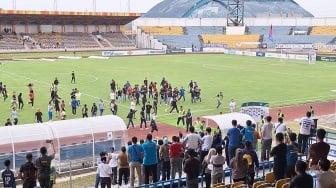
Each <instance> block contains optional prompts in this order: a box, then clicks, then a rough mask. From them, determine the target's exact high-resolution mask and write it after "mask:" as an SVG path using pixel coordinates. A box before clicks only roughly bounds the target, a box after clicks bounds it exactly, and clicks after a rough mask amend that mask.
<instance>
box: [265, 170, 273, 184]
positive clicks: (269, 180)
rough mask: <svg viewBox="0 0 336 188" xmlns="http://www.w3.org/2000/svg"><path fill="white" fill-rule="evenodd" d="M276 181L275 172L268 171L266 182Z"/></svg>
mask: <svg viewBox="0 0 336 188" xmlns="http://www.w3.org/2000/svg"><path fill="white" fill-rule="evenodd" d="M274 181H275V176H274V172H268V173H267V174H265V183H271V184H272V183H274Z"/></svg>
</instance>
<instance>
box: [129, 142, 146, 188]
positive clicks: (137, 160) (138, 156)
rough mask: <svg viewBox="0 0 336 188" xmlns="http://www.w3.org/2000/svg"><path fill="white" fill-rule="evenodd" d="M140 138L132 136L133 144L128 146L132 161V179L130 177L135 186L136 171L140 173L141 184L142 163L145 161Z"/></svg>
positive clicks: (130, 160) (132, 184)
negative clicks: (139, 142)
mask: <svg viewBox="0 0 336 188" xmlns="http://www.w3.org/2000/svg"><path fill="white" fill-rule="evenodd" d="M137 142H138V138H137V137H135V136H134V137H132V145H130V146H128V148H127V153H128V158H129V162H130V174H131V179H130V184H131V185H130V186H131V187H134V181H135V171H136V172H137V174H138V181H139V186H140V185H141V180H142V176H143V174H142V170H141V165H142V162H143V149H142V146H141V145H139V144H137Z"/></svg>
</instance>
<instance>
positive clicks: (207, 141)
mask: <svg viewBox="0 0 336 188" xmlns="http://www.w3.org/2000/svg"><path fill="white" fill-rule="evenodd" d="M201 140H202V143H203V144H202V147H201V154H200V161H202V162H203V159H204V157H205V156H206V155H208V153H209V150H210V149H211V145H212V143H213V140H214V138H213V136H212V135H211V127H207V128H206V129H205V135H204V136H203V137H202V138H201Z"/></svg>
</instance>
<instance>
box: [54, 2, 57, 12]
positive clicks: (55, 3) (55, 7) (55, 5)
mask: <svg viewBox="0 0 336 188" xmlns="http://www.w3.org/2000/svg"><path fill="white" fill-rule="evenodd" d="M54 11H57V0H54Z"/></svg>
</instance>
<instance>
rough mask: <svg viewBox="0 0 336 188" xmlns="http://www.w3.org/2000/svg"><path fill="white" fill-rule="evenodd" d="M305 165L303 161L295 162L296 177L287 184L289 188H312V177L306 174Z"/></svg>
mask: <svg viewBox="0 0 336 188" xmlns="http://www.w3.org/2000/svg"><path fill="white" fill-rule="evenodd" d="M306 169H307V163H306V162H304V161H297V162H296V164H295V172H296V174H297V175H296V176H295V177H294V178H293V179H292V181H291V182H290V184H289V188H313V187H314V182H313V177H312V176H311V175H309V174H307V173H306Z"/></svg>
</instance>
